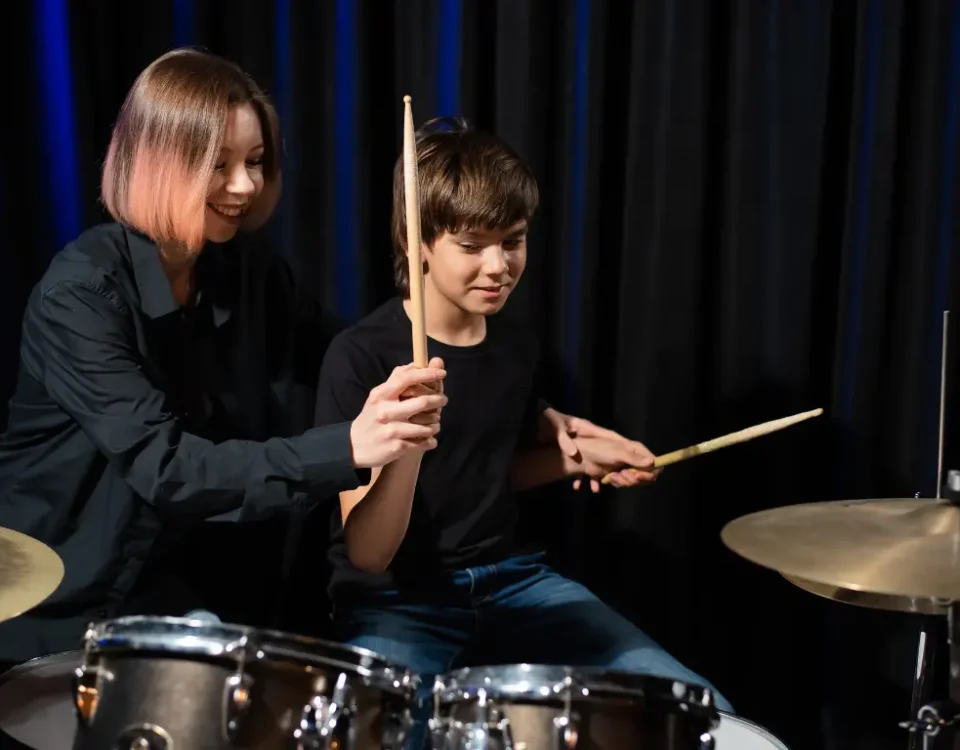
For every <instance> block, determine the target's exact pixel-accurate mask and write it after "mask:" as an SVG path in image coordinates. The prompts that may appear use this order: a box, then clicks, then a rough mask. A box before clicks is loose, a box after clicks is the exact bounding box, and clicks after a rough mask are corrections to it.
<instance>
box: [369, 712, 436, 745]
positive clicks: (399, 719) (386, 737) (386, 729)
mask: <svg viewBox="0 0 960 750" xmlns="http://www.w3.org/2000/svg"><path fill="white" fill-rule="evenodd" d="M432 722H433V720H432V719H431V724H432ZM412 725H413V721H412V719H411V716H410V709H405V710H404V711H403V712H402V713H399V714H397V713H389V714H386V715H385V716H384V717H383V731H382V732H381V741H380V746H381V747H382V748H383V750H403V747H404V745H406V743H407V738H408V737H409V734H410V727H411V726H412Z"/></svg>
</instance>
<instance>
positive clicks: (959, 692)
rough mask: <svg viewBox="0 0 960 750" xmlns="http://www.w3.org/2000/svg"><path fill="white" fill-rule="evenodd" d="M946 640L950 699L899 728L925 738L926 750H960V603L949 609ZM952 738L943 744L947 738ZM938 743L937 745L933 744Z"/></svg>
mask: <svg viewBox="0 0 960 750" xmlns="http://www.w3.org/2000/svg"><path fill="white" fill-rule="evenodd" d="M947 640H948V642H949V643H950V697H949V698H948V699H947V700H945V701H934V702H932V703H927V704H926V705H924V706H922V707H921V708H920V710H919V711H918V712H917V714H916V719H914V720H912V721H906V722H903V723H902V724H901V725H900V726H902V727H903V728H904V729H907V730H908V731H909V732H910V733H911V734H912V735H913V736H915V737H921V736H922V738H923V745H922V747H923V750H933V748H934V747H937V748H938V749H939V750H946V749H947V748H950V750H960V732H957V724H958V723H960V602H956V601H954V602H951V603H950V605H949V607H948V608H947ZM948 734H952V737H950V738H949V739H946V741H944V742H943V743H942V744H940V739H941V738H945V737H946V735H948ZM934 743H937V744H934Z"/></svg>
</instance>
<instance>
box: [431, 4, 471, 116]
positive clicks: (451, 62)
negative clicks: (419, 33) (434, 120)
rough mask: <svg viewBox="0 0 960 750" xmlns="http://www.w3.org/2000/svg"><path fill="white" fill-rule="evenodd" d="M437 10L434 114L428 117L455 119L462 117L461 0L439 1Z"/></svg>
mask: <svg viewBox="0 0 960 750" xmlns="http://www.w3.org/2000/svg"><path fill="white" fill-rule="evenodd" d="M439 10H440V13H439V18H438V19H437V111H436V113H435V114H434V115H431V117H454V116H457V115H460V114H461V112H460V65H461V59H462V58H461V56H462V54H463V44H462V31H461V25H462V20H463V3H462V0H440V9H439ZM427 119H428V118H427Z"/></svg>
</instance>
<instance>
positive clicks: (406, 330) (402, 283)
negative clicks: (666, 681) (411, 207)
mask: <svg viewBox="0 0 960 750" xmlns="http://www.w3.org/2000/svg"><path fill="white" fill-rule="evenodd" d="M417 150H418V169H419V176H420V185H421V187H420V210H421V233H422V239H423V249H422V253H423V260H424V299H425V308H426V328H427V334H428V336H429V339H430V340H429V344H428V348H429V351H430V354H431V355H433V357H434V358H433V360H432V361H431V366H434V367H442V368H445V369H446V372H447V376H446V378H445V380H444V385H443V391H444V393H445V394H446V396H447V398H448V400H447V403H446V405H445V406H444V407H443V409H442V414H441V415H440V417H439V419H440V432H439V435H438V436H437V443H436V447H435V448H432V449H430V450H427V449H425V450H424V451H421V452H420V453H418V454H415V455H410V456H408V457H404V458H400V459H398V460H396V461H394V462H392V463H390V464H388V465H387V466H384V467H383V469H382V470H374V471H373V472H372V475H371V482H370V484H369V485H367V486H366V487H362V488H360V489H358V490H354V491H349V492H343V493H341V495H340V506H341V507H340V513H339V514H335V517H334V524H333V526H334V539H333V544H332V547H331V551H330V558H331V561H332V562H333V567H334V572H333V576H332V580H331V585H330V593H331V599H332V600H333V603H334V625H335V629H336V632H337V636H338V637H339V638H341V639H342V640H343V641H344V642H346V643H349V644H352V645H356V646H360V647H364V648H368V649H371V650H373V651H375V652H377V653H380V654H382V655H383V656H385V657H387V658H389V659H391V660H394V661H397V662H400V663H403V664H405V665H407V666H408V667H410V668H411V669H413V670H414V671H417V672H419V673H420V674H421V675H422V676H424V678H425V683H426V684H427V685H428V686H429V685H430V683H431V677H432V676H433V675H435V674H438V673H442V672H445V671H447V670H449V669H451V668H452V667H455V666H463V665H468V664H510V663H519V662H528V663H540V664H567V665H571V666H583V667H588V666H589V667H604V668H609V669H617V670H623V671H633V672H641V673H646V674H654V675H658V676H665V677H670V678H676V679H680V680H683V681H687V682H695V683H699V684H703V685H707V686H708V687H709V684H708V683H706V681H705V680H703V678H701V677H699V676H698V675H696V674H694V673H693V672H692V671H690V670H689V669H687V668H686V667H684V666H682V665H681V664H680V663H679V662H677V661H676V660H675V659H674V658H673V657H671V656H669V655H668V654H667V653H666V652H665V651H663V649H662V648H660V647H659V646H658V645H657V644H656V643H654V642H653V641H652V640H651V639H650V638H649V637H648V636H646V635H645V634H644V633H643V632H641V631H640V630H639V629H638V628H637V627H635V626H634V625H633V624H632V623H630V622H629V621H628V620H626V618H624V617H622V616H621V615H619V614H618V613H616V612H615V611H614V610H612V609H611V608H609V607H608V606H606V605H605V604H603V603H602V602H601V601H600V600H599V599H597V598H596V597H595V596H594V595H593V594H591V593H590V592H589V591H588V590H587V589H586V588H584V587H583V586H581V585H580V584H578V583H575V582H573V581H570V580H567V579H565V578H563V577H561V576H560V575H558V574H557V573H556V572H554V571H553V570H551V569H550V568H549V567H548V566H546V565H545V564H544V562H543V558H542V554H541V553H539V552H537V551H536V549H530V548H528V547H526V546H525V545H524V544H523V540H520V539H517V538H515V536H514V530H515V527H516V522H517V506H516V499H515V497H514V493H516V492H518V491H521V490H523V489H529V488H532V487H535V486H539V485H543V484H546V483H549V482H553V481H557V480H561V479H563V478H565V477H579V476H583V475H586V476H588V477H590V479H591V484H592V485H593V486H594V489H596V487H597V485H596V480H597V479H599V478H601V477H602V476H603V475H604V474H605V473H607V472H611V471H613V472H615V479H614V484H615V485H616V486H629V485H634V484H637V483H640V482H646V481H652V480H653V479H654V478H655V472H653V471H645V470H641V471H637V470H631V469H627V470H623V471H617V470H618V468H620V467H623V466H625V465H626V466H639V467H650V466H652V456H651V454H650V452H649V451H647V450H646V449H645V448H644V447H643V446H642V445H640V444H639V443H632V442H630V441H627V440H626V439H624V438H622V437H621V436H619V435H617V434H616V433H613V432H610V431H607V430H603V429H601V428H598V427H596V426H595V425H591V424H590V423H589V422H586V420H571V419H570V418H569V417H566V416H565V415H562V414H559V413H557V412H556V411H554V410H553V409H551V408H549V407H547V406H546V405H545V404H544V403H543V402H541V401H539V400H538V399H537V394H536V393H534V392H533V390H532V384H533V381H534V373H535V370H536V367H537V364H538V347H537V342H536V339H535V337H534V336H533V335H532V334H531V333H530V332H528V331H527V330H525V329H523V328H522V327H518V326H517V325H516V324H515V323H513V322H511V323H507V321H506V320H503V318H502V317H497V316H496V313H497V312H499V311H500V309H501V308H502V307H503V306H504V304H505V302H506V300H507V298H508V297H509V295H510V292H511V291H512V289H513V288H514V287H515V286H516V285H517V283H518V282H519V281H520V278H521V276H522V274H523V270H524V266H525V263H526V232H527V225H528V222H529V221H530V220H531V218H532V217H533V215H534V213H535V211H536V208H537V204H538V200H539V195H538V188H537V184H536V181H535V179H534V177H533V176H532V174H531V173H530V171H529V170H528V169H527V167H526V166H525V165H524V164H523V163H522V161H521V160H520V158H519V157H518V156H517V155H516V154H515V153H514V152H513V151H512V150H511V149H510V148H509V147H508V146H507V145H506V144H504V143H503V142H502V141H501V140H499V139H498V138H496V137H494V136H491V135H488V134H485V133H481V132H477V131H472V130H469V129H466V128H465V126H463V125H462V123H461V124H459V125H458V126H457V127H455V128H454V129H453V130H446V131H440V130H437V131H434V132H427V133H424V131H423V130H421V133H420V134H419V137H418V146H417ZM403 192H404V189H403V163H402V158H401V159H400V160H398V162H397V164H396V168H395V171H394V188H393V222H392V231H393V242H394V249H395V271H396V280H397V283H398V287H399V288H400V291H401V296H398V297H396V298H394V299H393V300H391V301H390V302H388V303H386V304H385V305H383V306H381V307H380V308H379V309H377V310H376V311H375V312H373V313H372V314H370V315H369V316H367V317H366V318H365V319H364V320H362V321H361V322H359V323H358V324H356V325H354V326H353V327H351V328H349V329H347V330H346V331H344V332H343V333H341V334H340V335H339V336H338V337H337V338H336V339H335V340H334V341H333V343H332V344H331V346H330V348H329V350H328V352H327V355H326V358H325V361H324V364H323V368H322V371H321V375H320V383H319V389H318V395H317V399H318V400H317V422H318V423H319V424H328V423H334V422H342V421H346V420H350V419H353V417H354V416H355V415H356V414H357V413H358V412H359V410H360V409H361V408H362V406H363V403H364V400H365V398H366V394H367V393H369V391H370V388H371V387H372V386H374V385H376V384H377V383H379V382H382V381H383V379H384V378H385V377H386V376H387V375H389V373H390V372H391V371H392V370H393V369H394V367H396V366H398V365H401V364H404V363H407V362H409V360H410V351H411V341H412V334H411V324H410V319H409V317H408V313H407V310H408V306H409V293H408V286H407V258H406V247H405V245H406V225H405V210H404V195H403ZM571 425H573V427H574V428H575V430H576V435H575V437H574V439H573V443H574V444H575V446H574V448H573V449H572V450H566V451H564V450H561V447H560V446H561V445H563V444H566V445H568V446H569V445H570V443H569V441H570V436H569V435H567V430H568V428H569V427H570V426H571ZM716 698H717V706H718V707H719V708H720V709H721V710H725V711H730V712H732V708H731V707H730V705H729V703H727V702H726V701H725V700H724V699H723V698H722V696H720V695H717V696H716ZM420 731H422V728H421V729H420Z"/></svg>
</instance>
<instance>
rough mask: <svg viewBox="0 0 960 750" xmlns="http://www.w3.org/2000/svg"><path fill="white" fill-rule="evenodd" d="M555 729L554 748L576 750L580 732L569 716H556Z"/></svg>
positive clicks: (555, 749) (557, 749) (556, 749)
mask: <svg viewBox="0 0 960 750" xmlns="http://www.w3.org/2000/svg"><path fill="white" fill-rule="evenodd" d="M553 731H554V735H553V748H554V750H574V748H576V746H577V739H578V737H579V733H578V732H577V727H576V725H575V724H574V723H573V722H572V721H571V720H570V717H569V716H558V717H556V718H555V719H554V720H553Z"/></svg>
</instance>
